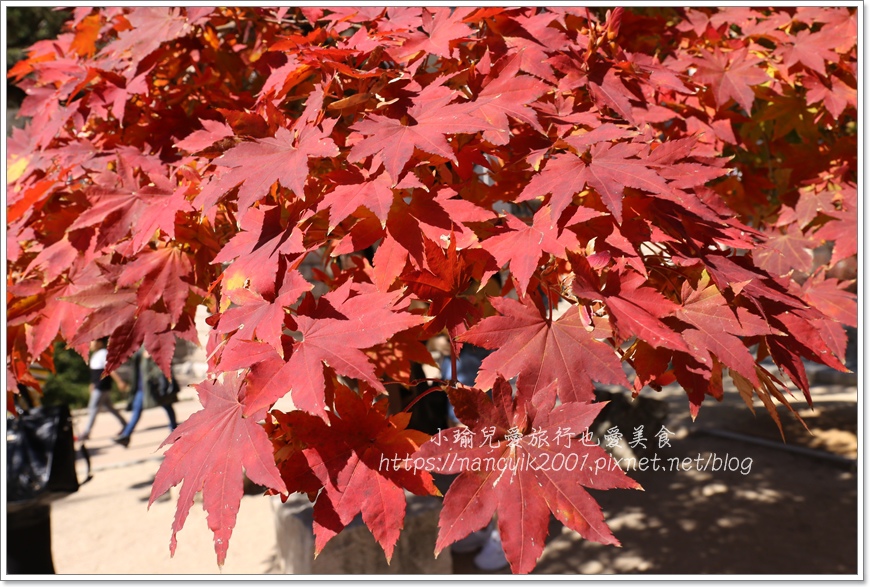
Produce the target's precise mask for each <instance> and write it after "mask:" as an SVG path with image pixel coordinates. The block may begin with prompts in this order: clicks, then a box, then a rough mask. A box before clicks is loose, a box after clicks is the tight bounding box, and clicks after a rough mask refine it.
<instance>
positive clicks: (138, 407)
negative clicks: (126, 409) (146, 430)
mask: <svg viewBox="0 0 870 587" xmlns="http://www.w3.org/2000/svg"><path fill="white" fill-rule="evenodd" d="M144 401H145V392H143V391H141V390H140V391H137V392H136V395H134V396H133V413H132V414H131V415H130V421H129V422H127V425H126V426H125V427H124V430H123V431H122V432H121V434H120V436H118V437H117V438H116V439H115V442H117V443H119V444H123V445H124V446H127V445H128V444H130V435H131V434H133V430H135V429H136V424H138V423H139V418H140V417H141V416H142V404H143V402H144Z"/></svg>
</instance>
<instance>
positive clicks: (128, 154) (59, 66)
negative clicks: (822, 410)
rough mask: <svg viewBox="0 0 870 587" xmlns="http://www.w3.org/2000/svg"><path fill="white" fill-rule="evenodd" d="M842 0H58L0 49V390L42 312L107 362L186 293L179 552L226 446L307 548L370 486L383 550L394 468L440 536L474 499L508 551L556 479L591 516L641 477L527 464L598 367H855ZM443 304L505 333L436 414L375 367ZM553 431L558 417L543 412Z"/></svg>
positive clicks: (575, 525) (581, 522)
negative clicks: (393, 2) (114, 3)
mask: <svg viewBox="0 0 870 587" xmlns="http://www.w3.org/2000/svg"><path fill="white" fill-rule="evenodd" d="M856 19H857V17H856V12H855V10H851V9H848V8H844V7H838V8H815V7H800V8H786V7H777V8H725V9H715V8H700V9H697V8H689V9H676V8H667V9H652V8H649V9H646V8H644V9H625V10H623V9H614V10H604V9H583V8H570V7H564V8H543V7H525V8H523V7H519V8H502V7H486V8H471V7H466V8H455V9H451V8H446V7H433V8H423V7H389V8H379V7H359V8H358V7H329V8H315V7H305V8H289V7H284V8H253V7H240V8H219V9H212V8H200V7H191V8H179V7H175V8H165V7H150V8H120V7H110V8H102V9H91V8H85V7H79V8H74V9H72V18H71V20H70V21H69V26H68V29H67V30H66V31H65V32H64V33H63V34H61V35H60V36H59V37H58V38H57V39H53V40H45V41H40V42H38V43H36V44H35V45H33V46H32V47H31V48H30V50H29V52H28V55H27V58H25V59H23V60H21V61H19V62H18V63H17V64H16V65H15V66H14V67H13V68H12V69H11V70H10V72H9V76H10V77H11V78H12V79H13V80H14V81H15V82H17V83H18V85H19V86H20V87H21V88H22V89H23V90H24V91H25V92H26V94H27V97H26V99H25V100H24V102H23V104H22V107H21V110H20V114H21V115H22V116H24V117H27V118H29V122H28V123H27V126H26V127H25V128H23V129H16V130H14V131H13V134H12V137H11V139H10V140H9V141H8V143H7V146H8V148H7V208H6V214H7V224H8V228H7V300H6V302H7V357H6V367H7V377H6V380H7V401H11V398H12V394H13V393H15V392H16V388H17V384H19V383H22V384H26V385H31V386H38V383H37V382H36V380H35V379H34V378H33V376H32V375H31V373H30V366H31V365H32V364H41V365H43V366H45V367H48V368H51V367H52V364H51V361H52V357H51V349H52V343H53V342H54V341H55V340H58V339H60V340H63V341H65V342H66V343H67V344H68V345H70V346H71V347H72V348H74V349H76V350H77V351H78V352H79V353H81V354H82V355H83V356H84V355H85V354H86V353H87V348H88V343H89V342H90V341H92V340H94V339H96V338H100V337H103V336H109V337H110V338H109V346H108V349H109V350H108V352H109V355H108V360H107V363H108V364H107V369H109V370H111V369H114V368H116V367H118V366H119V365H121V364H122V363H123V362H124V361H125V360H126V359H127V358H128V357H129V356H130V355H131V354H132V353H133V352H134V351H135V350H136V349H137V348H138V347H139V346H140V345H144V346H145V348H146V349H148V351H149V352H150V353H151V355H152V356H153V357H154V358H155V360H156V361H157V363H158V364H159V365H160V367H161V368H162V369H163V370H164V371H168V370H169V369H170V362H171V358H172V354H173V351H174V348H175V345H176V341H177V339H179V338H180V339H184V340H189V341H192V342H196V340H197V336H196V329H195V326H194V315H195V312H196V308H197V306H199V305H205V306H206V307H207V308H208V310H209V313H210V317H209V318H208V320H207V322H208V325H209V326H210V328H211V330H210V334H209V338H208V343H207V349H206V350H207V353H208V357H209V362H208V367H209V372H208V377H207V379H206V381H204V382H202V383H200V384H198V385H197V386H196V389H197V390H198V393H199V398H200V401H201V403H202V406H203V409H202V410H201V411H200V412H197V413H196V414H194V416H192V417H191V418H190V419H189V420H188V421H187V422H185V423H184V424H182V425H181V426H179V427H178V429H177V430H175V431H174V432H173V433H172V434H171V435H170V436H169V437H168V438H167V439H166V441H165V443H164V444H166V445H170V448H169V449H168V451H167V453H166V457H165V460H164V461H163V464H162V466H161V468H160V471H159V473H158V475H157V478H156V479H155V483H154V487H153V491H152V501H153V500H154V499H156V498H157V497H158V496H160V495H161V494H162V493H164V492H166V491H167V490H168V489H169V487H170V486H172V485H176V484H179V483H180V484H182V490H181V497H180V498H179V504H178V512H177V515H176V519H175V522H174V524H173V538H172V542H171V549H172V550H173V552H174V549H175V533H176V532H177V531H178V530H180V529H181V527H182V525H183V524H184V521H185V518H186V515H187V512H188V511H189V508H190V505H191V504H192V502H193V495H194V494H195V493H196V492H199V491H202V493H203V505H204V507H205V509H206V510H207V512H208V524H209V527H210V528H211V529H212V530H213V531H214V533H215V550H216V553H217V558H218V562H219V563H222V562H223V560H224V558H225V557H226V553H227V547H228V542H229V539H230V536H231V533H232V528H233V525H234V523H235V516H236V513H237V512H238V506H239V501H240V499H241V495H242V479H243V477H242V476H243V474H247V475H248V476H249V477H250V478H251V479H252V480H253V481H254V482H256V483H260V484H262V485H264V486H266V487H267V488H268V490H269V492H271V493H275V494H282V495H285V496H286V495H287V494H288V493H292V492H302V493H305V494H307V495H308V496H309V497H310V498H311V500H312V501H313V502H314V510H313V511H314V531H315V536H316V549H317V551H320V550H321V549H322V548H323V547H324V546H325V545H326V544H327V542H328V541H329V540H330V539H331V538H332V537H333V536H335V535H336V534H337V533H338V532H340V531H341V530H342V528H344V527H345V526H346V525H347V524H348V523H350V521H351V520H352V519H353V518H354V516H356V515H357V514H361V515H362V519H363V521H364V522H365V523H366V525H367V526H368V527H369V528H370V529H371V531H372V533H373V535H374V536H375V538H376V539H377V541H378V542H379V544H381V546H382V547H383V548H384V551H385V554H386V556H387V558H388V559H389V558H390V556H391V555H392V552H393V548H394V546H395V544H396V541H397V539H398V536H399V533H400V531H401V528H402V526H403V520H404V512H405V505H404V491H405V490H408V491H411V492H412V493H416V494H420V495H439V491H438V489H437V488H436V487H435V485H434V484H433V481H432V477H431V475H430V473H431V472H435V471H441V472H445V473H459V476H458V477H457V478H456V479H455V481H454V482H453V484H452V485H451V487H450V489H449V490H448V491H447V493H446V496H445V499H444V507H443V509H442V512H441V522H440V534H439V538H438V543H437V546H436V548H437V550H439V551H440V550H442V549H443V548H446V547H447V546H449V544H451V543H452V542H454V541H456V540H458V539H460V538H462V537H464V536H466V535H467V534H469V533H470V532H472V531H474V530H477V529H479V528H481V527H482V526H484V525H486V524H487V523H488V522H489V520H490V518H491V516H492V515H493V513H494V512H497V517H498V524H499V527H500V529H501V531H502V536H503V540H504V546H505V551H506V554H507V556H508V559H509V561H510V563H511V566H512V569H513V570H514V571H515V572H529V571H531V570H532V569H533V567H534V565H535V562H536V560H537V558H538V557H539V556H540V554H541V552H542V549H543V545H544V539H545V538H546V528H547V520H548V519H549V516H550V513H551V512H552V513H553V514H554V515H555V516H556V517H557V518H558V519H559V520H560V521H561V522H562V523H564V524H565V525H567V526H569V527H570V528H572V529H574V530H576V531H577V532H579V533H580V534H581V535H583V536H584V537H586V538H588V539H591V540H596V541H599V542H603V543H607V544H615V543H617V539H616V538H615V537H614V536H613V535H612V534H611V533H610V531H609V530H608V529H607V526H606V524H605V522H604V519H603V517H602V514H601V511H600V508H599V507H598V505H597V504H596V503H595V501H594V500H593V499H592V498H591V497H590V496H589V494H588V493H586V491H585V490H584V489H583V487H591V488H596V489H609V488H633V487H637V484H636V483H635V482H633V481H632V480H630V479H629V478H628V477H626V476H625V475H624V474H623V473H622V472H621V471H618V470H617V471H612V470H611V471H610V472H608V473H607V474H593V473H592V472H589V471H588V470H587V471H583V472H581V473H579V474H577V475H564V474H562V475H556V474H553V475H548V474H547V473H546V472H545V471H543V470H541V469H540V468H538V469H521V468H520V466H519V465H518V463H519V462H520V461H523V459H525V462H526V463H528V462H529V460H528V459H529V458H532V460H534V459H535V458H539V457H541V455H542V454H545V453H546V454H548V455H549V457H548V458H553V459H555V458H556V456H555V455H556V454H558V455H560V456H561V457H562V459H564V460H566V461H567V459H570V458H571V456H574V457H575V459H579V458H580V457H581V456H586V457H588V456H589V455H590V454H592V455H593V456H594V458H595V459H598V458H603V457H604V456H605V455H604V453H603V452H602V453H601V454H598V453H595V452H594V451H593V450H592V449H591V448H588V447H582V445H580V444H579V440H578V435H579V434H580V432H581V431H582V429H583V428H584V427H587V426H588V425H589V424H590V423H591V421H592V419H593V418H594V416H595V414H596V413H597V412H598V411H599V410H600V407H601V406H600V404H593V403H591V402H592V401H593V400H594V393H593V390H594V385H595V384H596V383H605V384H617V385H623V386H625V387H627V388H630V389H631V391H632V393H634V394H635V395H636V394H639V393H641V392H644V393H647V392H646V391H645V389H646V388H652V389H661V386H663V385H667V384H670V383H674V382H676V383H677V384H679V385H680V386H681V387H682V388H684V389H685V391H686V394H687V400H688V409H689V410H690V411H691V413H692V415H693V416H697V415H698V414H699V410H700V408H701V406H702V404H703V403H704V401H705V399H706V398H707V397H708V396H710V397H713V398H714V399H717V400H719V399H721V398H722V395H723V393H724V391H723V378H724V377H726V376H728V377H730V378H731V379H732V380H733V382H734V384H735V386H736V387H737V389H738V390H739V392H740V394H741V396H742V397H743V399H744V400H745V401H746V403H747V405H748V406H749V407H750V409H752V405H753V404H752V398H753V397H754V396H757V397H758V398H759V399H760V400H761V401H762V402H763V403H764V405H765V407H766V408H767V410H768V411H769V412H770V414H771V416H772V417H773V418H774V420H775V422H776V423H777V424H778V425H779V416H778V412H777V408H776V405H777V404H783V405H785V406H786V408H787V409H791V407H790V406H789V405H788V402H787V399H786V395H788V394H789V385H788V381H790V382H791V383H793V384H794V386H795V387H796V388H797V389H799V390H801V391H802V392H803V394H804V396H805V397H806V399H807V401H809V402H811V397H810V389H809V383H808V378H807V374H806V370H805V368H804V361H805V360H808V361H814V362H817V363H821V364H824V365H827V366H829V367H832V368H834V369H839V370H845V369H846V368H845V367H844V365H843V363H844V359H845V355H846V335H845V333H844V330H843V325H848V326H853V327H854V326H857V304H856V296H855V294H854V293H853V290H854V280H853V279H851V277H852V275H850V271H851V272H852V274H854V267H855V265H854V260H855V255H856V253H857V208H858V195H857V194H858V192H857V20H856ZM317 260H320V263H321V265H320V267H319V268H315V269H313V270H312V269H311V263H312V262H314V263H316V262H317ZM441 334H446V335H447V336H448V338H449V341H450V349H451V353H452V355H453V357H454V359H455V357H456V355H457V353H458V352H459V350H460V348H461V346H462V345H463V344H467V343H470V344H474V345H477V346H480V347H484V348H486V349H491V350H493V351H495V352H493V353H492V354H490V355H489V356H488V358H487V359H486V360H485V361H484V363H483V365H482V368H481V370H480V372H479V374H478V376H477V380H476V382H475V387H474V388H470V387H466V386H463V385H461V384H459V383H457V382H456V381H442V382H441V383H439V384H438V385H436V389H443V390H446V392H447V394H448V396H449V397H450V399H451V401H452V403H453V404H454V406H455V409H456V413H457V416H458V417H459V419H460V420H461V421H462V422H463V426H464V427H463V428H456V429H451V430H447V431H441V432H440V433H439V434H437V435H435V436H434V437H431V438H430V437H429V436H428V435H427V434H424V433H423V432H421V431H418V430H414V429H413V428H410V427H409V423H410V414H409V410H410V408H411V406H410V405H407V406H405V409H404V410H403V411H399V412H397V411H396V410H395V409H390V406H389V402H388V401H387V400H386V395H385V392H386V389H387V386H388V385H390V386H393V385H395V384H399V385H402V386H405V387H412V386H413V385H414V384H416V383H417V381H416V380H413V379H412V378H413V375H412V374H411V373H412V371H411V369H410V367H409V365H410V364H411V363H412V362H417V363H423V362H430V363H431V361H432V358H431V355H430V354H429V351H428V350H427V349H426V347H425V346H424V343H425V341H427V340H428V339H430V338H432V337H434V336H438V335H441ZM454 372H455V369H454ZM514 377H516V378H517V383H516V391H515V393H514V392H513V390H512V387H511V385H510V384H509V383H507V382H506V379H512V378H514ZM490 390H492V397H491V398H490V397H489V396H487V395H486V393H485V392H488V391H490ZM284 397H289V399H290V400H291V402H292V404H293V406H294V409H292V410H290V411H287V412H284V411H282V410H279V409H276V408H274V407H273V406H274V404H275V402H277V401H278V400H280V399H281V398H284ZM792 411H794V410H792ZM795 416H797V414H796V413H795ZM485 429H486V430H488V431H489V436H488V442H489V443H490V444H486V445H484V444H482V443H481V441H480V438H481V435H483V434H484V430H485ZM568 429H572V430H573V433H570V434H568V436H567V440H572V439H573V441H574V443H575V444H574V448H569V446H571V445H570V443H568V444H566V445H565V447H564V448H562V447H560V448H558V450H557V449H556V448H549V449H548V448H546V447H545V446H544V445H543V444H540V443H537V444H536V443H535V441H534V439H535V438H540V433H541V432H542V431H544V432H552V433H553V434H556V432H557V431H558V430H563V431H564V430H568ZM463 430H465V431H468V432H469V433H470V434H472V436H475V438H476V440H475V441H474V442H473V443H472V445H471V446H466V447H464V448H462V449H461V450H460V449H458V448H457V447H456V446H455V445H452V444H451V442H450V440H451V439H453V438H456V437H457V435H460V434H462V433H463ZM493 441H495V442H497V443H505V444H498V446H499V448H493V447H492V444H491V443H492V442H493ZM551 446H552V444H551ZM578 446H581V447H582V448H578ZM448 447H452V448H448ZM548 450H549V451H550V452H546V451H548ZM599 450H600V449H599ZM578 451H579V452H578ZM582 451H585V452H582ZM460 453H461V454H462V455H463V458H471V457H479V458H482V459H492V461H493V462H501V463H513V465H512V466H513V467H514V470H512V471H511V470H508V471H507V472H504V471H493V470H487V471H474V470H464V469H463V470H460V469H457V468H456V467H454V466H453V465H447V464H446V463H447V461H446V460H445V459H446V458H447V457H448V456H450V455H454V456H456V455H459V454H460ZM536 455H537V456H536ZM382 458H383V459H387V460H390V461H391V462H392V463H394V464H397V465H396V466H394V467H392V468H390V467H388V468H386V469H384V468H383V467H382V466H381V462H382ZM418 458H420V459H424V460H426V459H434V460H433V461H432V462H433V467H432V468H431V470H427V469H419V468H417V467H411V466H409V465H408V463H415V462H417V461H416V459H418ZM453 462H455V461H453ZM463 462H464V461H463ZM533 484H534V485H537V486H538V489H535V490H534V491H530V490H529V489H530V487H531V486H532V485H533ZM517 505H519V509H518V508H517V507H515V506H517Z"/></svg>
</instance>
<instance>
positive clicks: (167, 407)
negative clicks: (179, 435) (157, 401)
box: [163, 404, 178, 432]
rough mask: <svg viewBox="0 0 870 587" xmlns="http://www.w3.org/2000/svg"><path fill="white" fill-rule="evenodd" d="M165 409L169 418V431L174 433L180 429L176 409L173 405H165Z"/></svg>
mask: <svg viewBox="0 0 870 587" xmlns="http://www.w3.org/2000/svg"><path fill="white" fill-rule="evenodd" d="M163 409H164V410H166V415H167V416H169V431H170V432H172V431H173V430H175V429H176V428H178V422H177V421H176V419H175V408H173V407H172V404H165V405H164V406H163Z"/></svg>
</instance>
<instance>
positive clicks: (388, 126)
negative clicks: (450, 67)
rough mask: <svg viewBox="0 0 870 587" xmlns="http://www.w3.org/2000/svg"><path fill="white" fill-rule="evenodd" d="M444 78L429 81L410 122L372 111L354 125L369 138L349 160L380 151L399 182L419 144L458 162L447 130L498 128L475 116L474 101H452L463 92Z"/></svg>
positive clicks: (357, 144)
mask: <svg viewBox="0 0 870 587" xmlns="http://www.w3.org/2000/svg"><path fill="white" fill-rule="evenodd" d="M443 81H444V80H441V81H436V82H433V83H431V84H429V85H428V86H426V87H425V88H423V89H422V90H421V91H420V92H419V93H418V94H417V96H415V97H414V100H413V102H414V105H413V106H412V107H411V108H409V109H408V113H407V122H403V121H402V120H397V119H395V118H388V117H386V116H381V115H379V114H372V115H369V116H368V117H367V118H366V119H364V120H361V121H359V122H357V123H356V124H354V125H353V126H352V127H351V128H352V129H353V130H355V131H357V132H358V133H360V134H362V135H363V136H364V137H365V138H363V139H362V140H361V141H359V142H358V143H356V144H355V145H354V146H353V148H352V149H351V150H350V153H349V154H348V160H349V161H351V162H356V161H362V160H363V159H365V158H366V157H368V156H369V155H374V154H375V153H378V154H379V155H380V156H381V158H382V159H383V161H384V165H385V167H386V170H387V173H389V174H390V178H392V180H393V184H394V185H395V184H396V183H398V181H399V178H400V176H401V174H402V170H403V169H404V167H405V164H406V163H407V162H408V160H410V159H411V156H412V155H413V154H414V149H415V148H418V149H420V150H421V151H424V152H426V153H430V154H432V155H440V156H441V157H444V158H445V159H448V160H450V161H453V162H456V155H455V153H454V151H453V147H452V146H451V145H450V143H448V142H447V139H446V138H445V136H444V135H445V134H456V133H474V132H477V131H481V130H490V129H495V127H493V126H492V125H490V124H489V123H486V122H483V121H481V120H480V119H478V118H475V117H474V116H471V112H472V111H473V110H474V108H475V107H474V104H473V103H468V102H466V103H457V104H451V102H452V101H453V99H454V98H455V97H457V96H458V95H459V93H458V92H456V91H454V90H451V89H450V88H448V87H446V86H444V85H442V83H443Z"/></svg>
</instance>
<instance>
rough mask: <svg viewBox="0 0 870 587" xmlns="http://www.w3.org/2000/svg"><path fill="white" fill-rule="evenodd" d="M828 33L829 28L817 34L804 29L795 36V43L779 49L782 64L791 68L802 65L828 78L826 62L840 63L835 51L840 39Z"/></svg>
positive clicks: (784, 44)
mask: <svg viewBox="0 0 870 587" xmlns="http://www.w3.org/2000/svg"><path fill="white" fill-rule="evenodd" d="M827 31H828V27H825V28H824V29H823V30H822V31H820V32H816V33H813V32H811V31H810V30H808V29H804V30H802V31H799V32H798V33H797V34H796V35H795V36H794V41H793V42H791V43H783V44H782V45H780V46H779V47H777V50H776V53H777V54H779V55H781V56H782V64H783V65H784V66H785V67H791V66H792V65H795V64H796V63H800V64H802V65H804V66H806V67H809V68H810V69H812V70H814V71H816V72H818V73H819V74H820V75H822V76H823V77H827V75H828V72H827V69H826V68H825V61H830V62H832V63H838V62H839V61H840V56H839V55H837V53H836V52H835V51H834V48H835V47H836V46H837V44H838V42H839V41H840V39H839V38H837V37H832V36H831V35H830V34H829V33H828V32H827Z"/></svg>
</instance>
